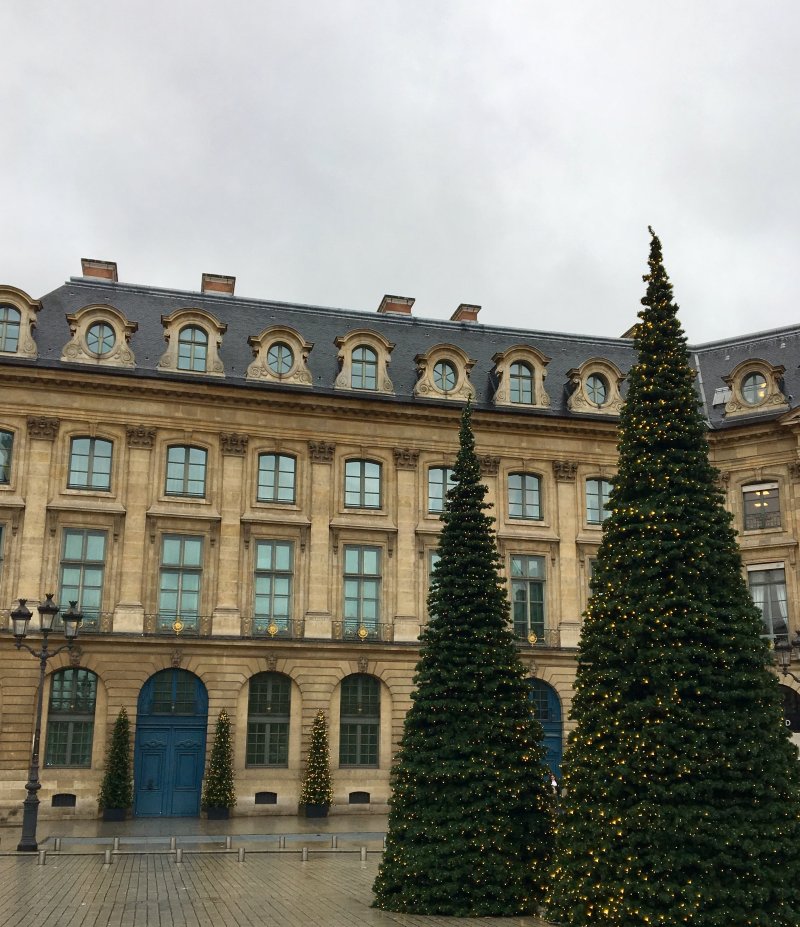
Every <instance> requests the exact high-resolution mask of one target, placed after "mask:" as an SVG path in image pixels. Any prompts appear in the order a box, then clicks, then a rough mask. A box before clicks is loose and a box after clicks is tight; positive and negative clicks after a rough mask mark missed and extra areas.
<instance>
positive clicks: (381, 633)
mask: <svg viewBox="0 0 800 927" xmlns="http://www.w3.org/2000/svg"><path fill="white" fill-rule="evenodd" d="M331 625H332V636H333V639H334V640H337V641H361V642H362V643H366V642H367V641H392V640H394V625H391V624H377V623H375V622H373V621H369V622H359V621H358V620H356V619H349V618H348V619H346V620H345V621H333V622H331Z"/></svg>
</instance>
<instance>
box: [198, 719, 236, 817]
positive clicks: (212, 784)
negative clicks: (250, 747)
mask: <svg viewBox="0 0 800 927" xmlns="http://www.w3.org/2000/svg"><path fill="white" fill-rule="evenodd" d="M235 804H236V789H235V788H234V785H233V749H232V747H231V719H230V718H229V717H228V712H227V711H225V709H224V708H223V709H222V711H221V712H220V713H219V717H218V718H217V727H216V731H215V732H214V744H213V746H212V747H211V756H210V758H209V761H208V769H206V781H205V785H204V786H203V800H202V806H203V811H205V812H206V814H207V815H208V819H209V820H211V821H213V820H218V821H222V820H227V818H229V817H230V814H231V808H233V806H234V805H235Z"/></svg>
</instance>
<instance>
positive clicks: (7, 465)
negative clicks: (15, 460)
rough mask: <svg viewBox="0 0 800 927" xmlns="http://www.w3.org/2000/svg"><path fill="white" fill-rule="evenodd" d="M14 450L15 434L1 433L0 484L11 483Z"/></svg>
mask: <svg viewBox="0 0 800 927" xmlns="http://www.w3.org/2000/svg"><path fill="white" fill-rule="evenodd" d="M13 450H14V435H13V433H12V432H10V431H0V483H10V482H11V456H12V451H13Z"/></svg>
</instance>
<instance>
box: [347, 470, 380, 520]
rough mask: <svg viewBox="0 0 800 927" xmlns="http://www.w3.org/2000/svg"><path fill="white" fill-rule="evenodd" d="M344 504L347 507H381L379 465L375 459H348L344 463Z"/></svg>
mask: <svg viewBox="0 0 800 927" xmlns="http://www.w3.org/2000/svg"><path fill="white" fill-rule="evenodd" d="M344 504H345V505H346V506H347V508H356V509H379V508H380V507H381V465H380V463H378V462H377V461H376V460H348V461H346V463H345V465H344Z"/></svg>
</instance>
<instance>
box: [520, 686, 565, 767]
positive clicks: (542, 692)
mask: <svg viewBox="0 0 800 927" xmlns="http://www.w3.org/2000/svg"><path fill="white" fill-rule="evenodd" d="M528 684H529V685H530V690H529V694H528V698H529V699H530V702H531V709H532V711H533V716H534V718H536V720H537V721H538V722H539V723H540V724H541V725H542V728H543V729H544V748H545V751H546V755H545V760H546V762H547V765H548V766H549V767H550V771H551V772H552V773H553V775H554V776H555V777H556V778H559V777H560V775H561V755H562V747H561V699H560V698H559V697H558V692H556V690H555V689H554V688H553V687H552V686H549V685H548V684H547V683H546V682H543V681H542V680H541V679H529V680H528Z"/></svg>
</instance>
